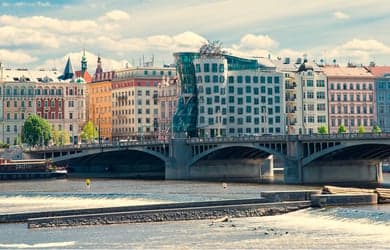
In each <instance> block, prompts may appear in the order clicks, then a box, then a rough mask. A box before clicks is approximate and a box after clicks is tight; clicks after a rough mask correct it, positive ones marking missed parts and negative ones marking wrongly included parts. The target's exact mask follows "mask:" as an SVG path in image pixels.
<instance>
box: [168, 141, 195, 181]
mask: <svg viewBox="0 0 390 250" xmlns="http://www.w3.org/2000/svg"><path fill="white" fill-rule="evenodd" d="M169 152H170V155H169V161H168V162H166V164H165V179H166V180H188V179H190V171H189V166H188V163H189V162H190V161H191V159H192V151H191V146H189V145H188V144H187V143H186V139H184V138H182V139H171V142H170V146H169Z"/></svg>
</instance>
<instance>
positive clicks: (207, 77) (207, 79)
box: [204, 75, 210, 83]
mask: <svg viewBox="0 0 390 250" xmlns="http://www.w3.org/2000/svg"><path fill="white" fill-rule="evenodd" d="M204 82H205V83H209V82H210V76H209V75H207V76H205V77H204Z"/></svg>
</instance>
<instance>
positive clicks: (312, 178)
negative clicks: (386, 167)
mask: <svg viewBox="0 0 390 250" xmlns="http://www.w3.org/2000/svg"><path fill="white" fill-rule="evenodd" d="M382 181H383V177H382V162H381V161H379V160H332V161H314V162H311V163H310V164H308V165H307V166H305V167H304V168H303V183H304V184H323V183H336V184H337V183H343V184H348V183H351V184H363V185H364V184H379V183H381V182H382Z"/></svg>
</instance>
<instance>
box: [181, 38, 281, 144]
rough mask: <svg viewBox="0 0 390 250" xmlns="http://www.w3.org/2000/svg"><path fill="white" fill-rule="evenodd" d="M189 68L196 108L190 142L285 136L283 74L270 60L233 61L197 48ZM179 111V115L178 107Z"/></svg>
mask: <svg viewBox="0 0 390 250" xmlns="http://www.w3.org/2000/svg"><path fill="white" fill-rule="evenodd" d="M176 55H178V53H176ZM176 57H177V56H176ZM192 64H193V67H194V75H195V77H194V80H195V81H196V82H195V86H196V103H197V120H196V129H197V135H194V136H199V137H218V136H246V135H261V134H284V133H285V115H284V112H285V110H284V88H283V74H282V73H279V72H277V71H276V67H275V65H274V64H272V63H271V61H270V60H268V59H266V58H257V59H246V58H240V57H235V56H231V55H228V54H226V53H224V52H223V51H222V50H221V47H220V45H219V44H216V43H211V44H206V45H204V46H202V47H201V48H200V52H199V55H196V56H193V60H192ZM178 67H182V65H180V63H178ZM182 78H184V77H181V76H180V79H182ZM190 87H191V86H190ZM183 91H184V93H185V92H186V90H184V89H183V90H182V96H183ZM178 108H179V110H178V112H180V108H182V107H180V103H179V107H178ZM182 132H184V133H185V134H186V133H187V131H182Z"/></svg>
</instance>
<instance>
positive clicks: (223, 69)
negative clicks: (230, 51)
mask: <svg viewBox="0 0 390 250" xmlns="http://www.w3.org/2000/svg"><path fill="white" fill-rule="evenodd" d="M224 71H225V65H223V64H220V65H219V72H220V73H223V72H224Z"/></svg>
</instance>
